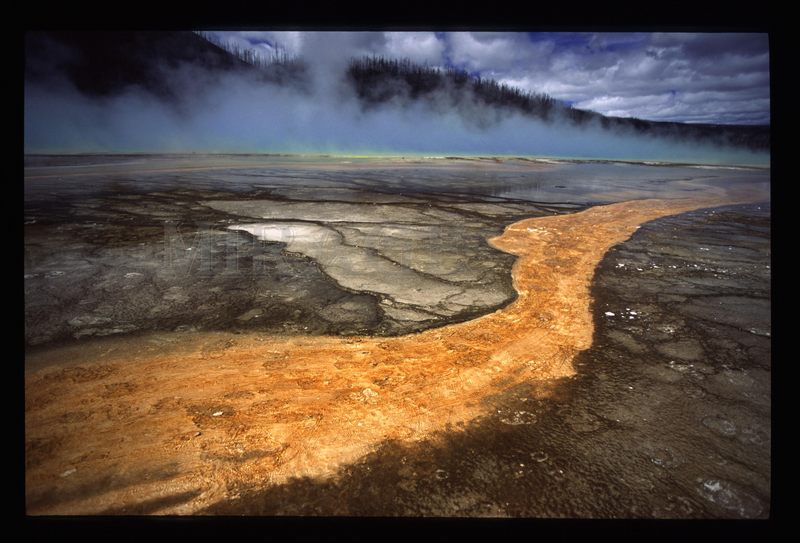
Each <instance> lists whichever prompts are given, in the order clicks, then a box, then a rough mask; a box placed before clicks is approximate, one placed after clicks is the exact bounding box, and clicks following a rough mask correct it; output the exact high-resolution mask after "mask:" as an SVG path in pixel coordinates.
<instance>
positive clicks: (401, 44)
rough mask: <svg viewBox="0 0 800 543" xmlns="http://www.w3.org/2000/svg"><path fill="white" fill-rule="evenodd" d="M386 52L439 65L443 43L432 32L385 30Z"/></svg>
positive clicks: (415, 60)
mask: <svg viewBox="0 0 800 543" xmlns="http://www.w3.org/2000/svg"><path fill="white" fill-rule="evenodd" d="M385 38H386V44H385V50H386V54H387V55H390V56H394V57H403V58H409V59H411V60H413V61H414V62H418V63H420V64H425V63H428V64H431V65H440V64H441V62H442V54H443V53H444V49H445V44H444V42H443V41H442V40H439V39H438V38H437V37H436V35H435V34H434V33H433V32H386V34H385Z"/></svg>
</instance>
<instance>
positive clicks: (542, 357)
mask: <svg viewBox="0 0 800 543" xmlns="http://www.w3.org/2000/svg"><path fill="white" fill-rule="evenodd" d="M719 203H720V202H715V204H719ZM709 205H712V202H710V201H703V200H692V201H688V200H669V201H667V200H638V201H631V202H625V203H619V204H612V205H607V206H598V207H593V208H591V209H588V210H586V211H583V212H580V213H575V214H570V215H558V216H551V217H543V218H534V219H527V220H523V221H520V222H517V223H514V224H512V225H511V226H509V227H508V228H507V229H506V230H505V232H504V233H503V234H502V235H501V236H498V237H496V238H493V239H491V240H490V243H491V244H492V245H493V246H494V247H497V248H498V249H501V250H503V251H506V252H509V253H512V254H514V255H517V256H518V259H517V261H516V263H515V264H514V267H513V271H512V274H513V279H514V287H515V288H516V290H517V292H518V293H519V296H518V298H517V299H516V301H514V302H513V303H511V304H510V305H508V306H507V307H505V308H503V309H501V310H498V311H495V312H494V313H491V314H489V315H485V316H483V317H480V318H477V319H474V320H472V321H469V322H464V323H460V324H453V325H450V326H446V327H442V328H438V329H434V330H429V331H426V332H422V333H418V334H413V335H409V336H403V337H398V338H373V337H347V338H338V337H262V336H259V335H258V334H227V333H191V334H154V335H153V336H152V337H151V338H150V340H148V338H137V339H136V340H132V339H113V340H111V339H107V340H103V341H97V342H94V343H92V344H89V346H80V345H79V346H77V347H68V348H60V349H51V350H48V351H45V352H41V353H36V354H30V355H29V356H28V357H27V358H28V359H27V361H26V363H27V364H28V366H29V367H31V368H41V369H39V370H36V371H33V370H31V371H29V373H28V374H27V375H26V383H25V402H26V406H25V430H26V492H27V498H28V513H29V514H97V513H102V512H103V511H106V510H117V511H119V510H121V508H123V507H129V508H130V509H129V511H131V512H135V511H137V506H138V505H142V504H145V505H146V504H148V503H151V504H152V503H163V504H164V505H163V507H151V508H150V509H147V511H152V512H155V513H169V514H191V513H193V512H196V511H198V510H200V509H202V508H203V507H205V506H208V505H210V504H213V503H215V502H218V501H220V500H226V499H232V498H235V496H236V490H235V489H236V488H237V486H240V485H263V486H265V487H266V486H268V485H273V484H281V483H283V482H286V481H288V480H289V479H290V478H292V477H315V478H325V477H331V476H334V475H335V474H336V472H337V470H338V469H339V468H340V467H342V466H343V465H345V464H347V463H350V462H353V461H355V460H357V459H358V458H360V457H362V456H364V455H365V454H367V453H368V452H370V451H371V450H374V448H375V447H376V446H378V445H379V444H381V443H382V442H385V441H386V440H390V439H394V440H400V441H403V442H408V441H414V440H421V439H424V438H429V437H431V436H432V435H434V434H435V432H437V431H440V430H443V429H445V428H446V427H447V425H448V424H450V425H458V424H461V423H466V422H469V421H471V420H474V419H475V418H477V417H480V416H481V415H483V414H485V410H486V409H487V407H486V405H485V403H482V401H483V400H485V399H486V398H488V397H491V396H492V395H495V394H497V393H500V392H502V391H503V390H506V389H508V388H510V387H512V386H515V385H519V384H523V383H542V382H549V383H552V382H553V380H558V379H561V378H565V377H569V376H571V375H573V374H574V373H575V370H574V368H573V365H572V361H573V359H574V357H575V355H576V354H577V353H579V352H580V351H582V350H584V349H587V348H588V347H589V346H590V345H591V342H592V335H593V331H594V327H593V323H592V314H591V312H590V303H591V298H590V292H589V288H590V282H591V279H592V276H593V274H594V270H595V268H596V266H597V264H598V263H599V262H600V260H601V259H602V258H603V255H604V254H605V253H606V251H607V250H608V249H609V248H610V247H611V246H613V245H615V244H617V243H619V242H621V241H623V240H625V239H627V238H628V237H629V236H630V235H631V234H632V233H633V232H634V231H635V229H636V227H637V226H638V225H640V224H642V223H644V222H646V221H650V220H653V219H656V218H658V217H662V216H666V215H671V214H676V213H681V212H684V211H688V210H692V209H696V208H700V207H707V206H709ZM156 340H158V341H156ZM71 470H74V471H71ZM182 497H183V498H182ZM173 498H174V499H173ZM143 510H144V509H143Z"/></svg>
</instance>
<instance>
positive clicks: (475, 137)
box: [24, 59, 769, 164]
mask: <svg viewBox="0 0 800 543" xmlns="http://www.w3.org/2000/svg"><path fill="white" fill-rule="evenodd" d="M323 60H324V59H323ZM308 66H309V75H310V77H309V82H310V84H309V85H307V86H306V88H305V90H302V91H301V90H299V89H298V88H296V87H292V86H281V85H278V84H274V83H266V82H264V81H263V80H257V79H256V78H255V77H252V76H250V75H246V74H242V73H233V72H222V73H219V72H209V71H207V70H205V69H202V68H198V67H194V66H190V65H184V66H182V67H179V68H174V67H171V68H167V67H164V68H163V72H164V73H165V74H167V77H168V85H169V87H170V89H171V90H172V92H173V95H174V96H177V97H178V100H177V101H176V100H168V99H164V98H159V97H157V96H155V95H154V94H152V93H150V92H147V91H145V90H143V89H141V88H137V87H130V88H128V89H127V90H125V91H123V92H120V93H117V94H114V95H111V96H106V97H90V96H87V95H85V94H82V93H81V92H79V91H78V90H77V89H76V88H75V87H74V86H73V85H72V84H71V83H69V82H68V80H67V79H66V78H64V77H59V76H58V74H54V75H53V77H50V78H47V79H46V80H44V81H41V80H40V81H36V82H26V86H25V108H24V129H25V133H24V145H25V152H26V153H86V152H103V153H120V152H147V153H164V152H168V153H169V152H218V153H326V154H336V153H338V154H384V155H412V154H423V155H447V154H454V155H455V154H459V155H475V154H477V155H526V156H530V155H532V156H555V157H585V158H610V159H629V160H665V161H678V162H701V163H717V164H732V163H737V164H766V163H768V161H769V155H768V153H757V152H752V151H747V150H743V149H735V148H722V147H715V146H712V145H708V146H702V145H698V144H697V143H696V142H692V143H681V142H679V141H669V140H665V139H656V138H648V137H632V136H629V135H623V134H613V133H610V132H609V131H607V130H603V129H601V128H600V127H593V126H591V125H589V126H586V127H580V128H578V127H575V126H570V125H568V124H567V123H566V122H559V121H558V120H556V121H554V122H544V121H539V120H535V119H532V118H530V117H526V116H523V115H520V114H511V113H508V112H500V111H499V110H492V109H490V108H489V107H488V106H485V105H480V104H475V105H474V106H472V107H466V108H464V107H460V108H459V109H458V110H455V109H453V108H442V107H431V103H432V102H430V101H429V102H426V101H416V102H414V101H412V102H404V103H402V104H401V103H398V102H389V103H386V104H384V105H381V106H376V107H371V108H367V109H364V108H363V107H362V103H361V102H359V100H358V99H357V98H356V96H355V95H354V93H353V92H352V90H351V89H350V87H349V86H348V85H347V84H346V83H345V81H344V70H345V65H343V64H341V63H335V62H312V63H310V64H309V65H308ZM433 103H436V101H435V100H434V101H433ZM487 119H488V122H487Z"/></svg>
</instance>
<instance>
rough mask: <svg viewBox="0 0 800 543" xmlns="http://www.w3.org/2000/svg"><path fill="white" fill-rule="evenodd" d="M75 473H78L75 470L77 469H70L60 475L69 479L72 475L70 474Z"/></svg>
mask: <svg viewBox="0 0 800 543" xmlns="http://www.w3.org/2000/svg"><path fill="white" fill-rule="evenodd" d="M76 471H78V470H77V469H75V468H70V469H68V470H67V471H65V472H64V473H62V474H61V477H69V476H70V475H72V474H73V473H75V472H76Z"/></svg>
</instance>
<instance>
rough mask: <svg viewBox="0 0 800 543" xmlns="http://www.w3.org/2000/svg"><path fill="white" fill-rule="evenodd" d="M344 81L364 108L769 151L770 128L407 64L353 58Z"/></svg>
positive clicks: (406, 61)
mask: <svg viewBox="0 0 800 543" xmlns="http://www.w3.org/2000/svg"><path fill="white" fill-rule="evenodd" d="M347 77H348V80H349V81H350V83H351V84H352V85H353V87H354V89H355V92H356V94H357V95H358V97H359V98H360V99H361V100H362V101H363V102H364V103H365V104H366V105H367V107H374V106H377V105H379V104H383V103H386V102H390V101H399V102H401V103H402V102H410V101H415V100H428V101H431V102H433V104H434V105H438V106H440V107H441V106H442V103H441V102H442V101H444V102H446V105H448V106H451V107H455V108H457V109H462V110H464V109H465V108H467V107H469V105H470V104H471V103H473V102H474V103H477V104H480V105H483V106H492V107H497V108H502V109H505V110H511V111H516V112H518V113H522V114H524V115H527V116H530V117H533V118H536V119H541V120H544V121H555V120H563V121H567V122H569V123H570V124H572V125H574V126H586V125H589V124H597V125H599V126H601V127H603V128H605V129H608V130H615V131H617V132H623V133H628V134H635V135H648V136H654V137H670V138H682V139H687V138H688V139H692V140H697V141H698V142H706V143H715V144H719V145H733V146H737V147H746V148H750V149H753V150H767V149H769V147H770V128H769V126H748V125H711V124H685V123H675V122H657V121H646V120H642V119H636V118H620V117H607V116H604V115H601V114H600V113H596V112H594V111H586V110H581V109H577V108H573V107H570V106H568V105H566V104H564V103H563V102H559V101H558V100H555V99H554V98H552V97H550V96H548V95H546V94H542V93H531V92H525V91H521V90H520V89H516V88H513V87H509V86H507V85H504V84H500V83H498V82H497V81H494V80H492V79H482V78H480V77H473V76H470V75H469V74H468V73H467V72H465V71H463V70H458V69H453V68H451V69H447V70H441V69H438V68H431V67H427V66H420V65H418V64H414V63H413V62H411V61H409V60H406V59H403V60H393V59H386V58H380V57H369V58H363V59H354V60H353V61H352V62H351V63H350V66H349V68H348V70H347ZM473 105H474V104H473Z"/></svg>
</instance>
